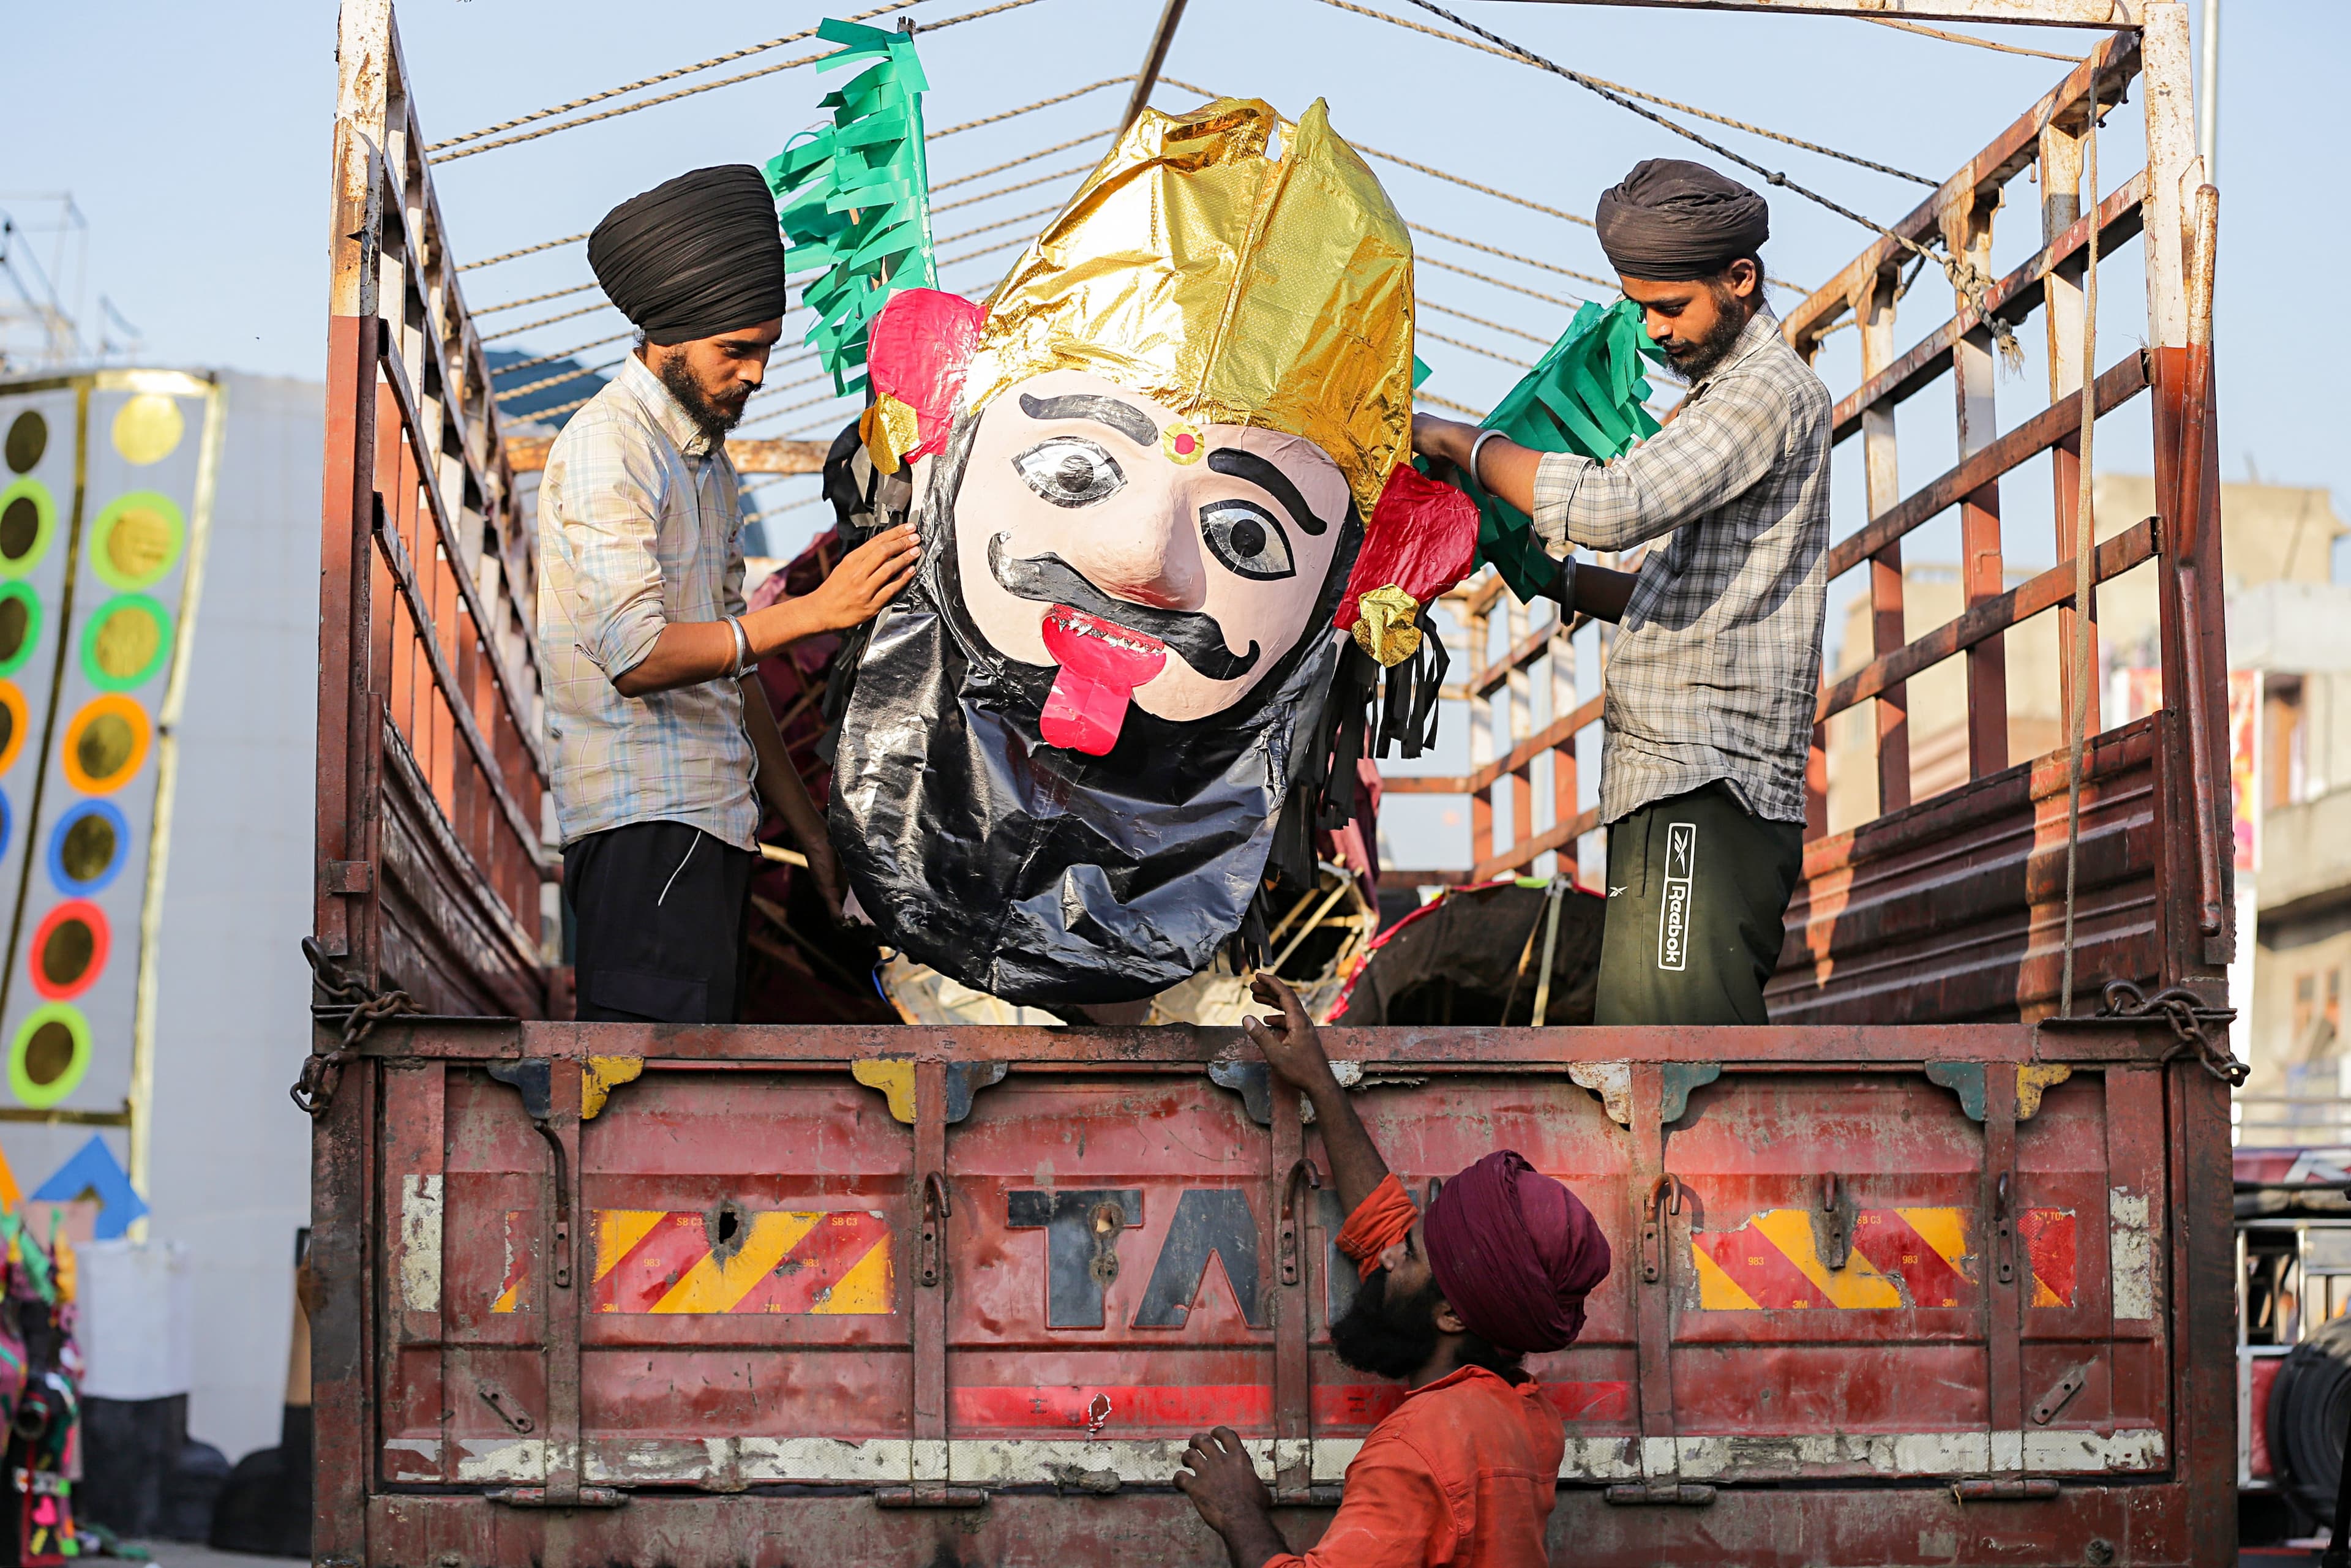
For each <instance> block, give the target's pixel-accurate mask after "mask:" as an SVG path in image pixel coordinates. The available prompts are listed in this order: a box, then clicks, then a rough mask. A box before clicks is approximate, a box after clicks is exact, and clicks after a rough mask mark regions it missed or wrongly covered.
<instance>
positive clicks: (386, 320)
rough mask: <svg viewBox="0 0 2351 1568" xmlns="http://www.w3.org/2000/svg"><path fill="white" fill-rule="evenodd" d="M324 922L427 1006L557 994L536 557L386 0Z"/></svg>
mask: <svg viewBox="0 0 2351 1568" xmlns="http://www.w3.org/2000/svg"><path fill="white" fill-rule="evenodd" d="M338 62H339V75H340V80H339V84H338V93H337V103H336V125H335V179H336V183H335V212H334V226H333V229H332V241H331V245H332V254H333V285H332V300H331V305H330V316H329V342H328V390H327V409H328V438H327V465H326V471H327V492H326V497H325V503H324V524H325V527H324V533H323V536H322V544H321V553H322V559H321V571H320V589H319V594H320V617H319V780H318V784H319V792H318V801H319V817H318V845H319V883H318V887H317V889H316V904H315V915H314V929H315V931H316V933H317V936H318V940H319V945H320V947H321V949H322V950H323V951H324V952H326V953H327V954H328V955H329V956H333V957H335V958H337V959H339V960H340V962H341V963H342V965H343V967H344V969H345V971H346V972H347V973H349V974H350V975H351V976H353V977H357V978H360V979H361V980H363V981H365V982H366V983H368V984H370V985H375V986H388V987H389V986H397V987H401V988H406V989H408V990H410V991H411V992H413V994H414V995H416V996H417V997H418V998H420V999H422V1000H423V1001H424V1003H425V1004H426V1005H428V1006H433V1007H440V1008H454V1007H461V1006H469V1007H477V1008H481V1009H485V1010H490V1011H500V1012H517V1013H527V1014H528V1013H536V1012H538V1011H540V1010H542V1009H544V1007H545V1005H546V980H545V975H544V963H545V958H544V946H545V943H544V935H543V931H542V926H543V925H544V916H545V900H544V898H543V896H542V894H541V884H542V883H545V882H546V881H548V880H549V879H550V878H551V877H552V876H553V875H554V873H555V868H554V864H553V861H552V858H551V856H550V854H549V851H548V849H547V847H546V845H545V843H544V841H543V840H544V833H543V830H542V828H541V826H540V813H541V810H542V808H543V805H544V800H545V796H546V788H547V779H548V762H547V758H546V747H545V742H544V740H543V737H542V731H543V726H544V710H543V701H542V696H541V693H542V690H543V686H544V672H543V670H542V668H541V665H540V662H539V655H538V644H537V642H536V640H535V639H534V636H533V634H532V619H533V614H534V610H533V605H532V599H533V594H534V591H535V590H534V583H535V562H534V559H533V552H532V549H531V544H530V541H529V539H528V537H527V532H526V529H525V528H524V526H523V520H522V517H521V514H520V511H519V509H518V507H517V503H516V499H515V496H514V480H513V470H512V468H511V467H510V465H508V463H507V459H506V457H505V455H504V454H503V451H502V445H501V441H500V430H499V425H498V414H497V409H496V402H495V401H494V400H493V399H492V397H491V396H490V392H489V389H490V376H489V371H488V365H487V361H486V359H485V358H484V356H483V352H482V347H481V342H480V339H479V335H478V334H477V333H476V331H475V329H474V326H473V323H472V320H471V319H470V318H469V316H468V315H467V313H466V309H465V301H464V298H463V296H462V294H461V293H460V291H459V288H458V284H457V278H456V271H457V267H456V263H455V258H454V256H452V254H451V251H450V247H449V246H448V244H447V240H446V233H447V229H446V225H445V224H444V221H443V219H442V217H441V214H440V208H439V204H438V202H437V200H436V199H435V197H434V193H433V189H432V183H431V179H430V176H429V175H428V173H427V172H426V170H425V167H424V163H423V145H424V141H423V135H422V133H421V132H420V131H419V129H418V126H417V124H416V119H415V113H414V110H413V106H412V104H411V102H410V99H409V94H408V87H407V72H406V67H405V65H404V63H403V62H402V57H401V51H400V43H399V37H398V34H397V32H396V30H395V29H394V27H393V26H392V16H391V10H390V5H389V0H351V3H350V4H349V5H345V6H344V7H343V10H342V16H341V34H340V45H339V49H338Z"/></svg>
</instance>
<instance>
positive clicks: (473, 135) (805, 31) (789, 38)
mask: <svg viewBox="0 0 2351 1568" xmlns="http://www.w3.org/2000/svg"><path fill="white" fill-rule="evenodd" d="M926 3H927V0H904V3H903V4H902V5H876V6H875V7H874V8H873V9H872V10H871V11H860V12H859V13H858V14H857V15H856V16H852V17H849V18H848V20H850V21H852V22H862V21H864V20H866V19H867V18H868V17H872V16H881V15H882V14H883V12H884V11H903V10H907V9H910V8H911V7H913V6H915V5H924V4H926ZM816 34H817V30H816V29H815V28H814V27H804V28H802V29H801V30H800V31H799V32H797V33H786V34H785V35H784V36H783V37H780V38H769V39H768V41H767V42H766V43H764V44H753V45H751V46H749V47H747V48H740V49H732V50H729V51H728V52H727V53H726V54H723V55H713V56H711V57H709V58H708V59H706V60H697V61H695V63H694V64H693V65H690V66H680V67H678V68H677V69H675V70H674V71H664V72H662V73H661V74H660V75H659V76H650V77H647V78H644V79H643V80H642V81H632V82H631V83H629V84H628V85H627V86H626V87H615V88H607V89H604V90H603V91H602V92H591V93H590V94H589V95H588V96H587V97H586V98H575V99H572V100H571V101H570V102H569V103H559V104H557V105H555V107H553V108H552V109H535V110H531V111H530V112H529V113H528V114H526V115H522V116H520V117H519V118H517V119H514V120H500V121H498V123H497V124H496V125H485V126H483V127H482V128H481V129H480V130H479V131H466V132H465V134H464V135H463V136H452V137H450V138H449V139H448V140H447V141H434V142H431V143H428V144H427V145H426V147H425V149H424V151H426V152H441V151H442V150H443V149H444V148H449V147H457V146H462V145H464V144H465V142H468V141H480V140H481V139H482V138H483V137H485V136H496V134H497V133H498V132H499V131H512V130H513V129H514V128H515V127H516V126H517V125H528V124H530V123H531V122H532V121H533V120H548V119H551V118H553V117H554V116H556V115H559V114H569V113H570V112H571V111H572V110H575V109H585V108H587V107H588V106H589V105H590V104H591V103H601V102H603V101H604V100H605V99H608V98H619V97H620V96H621V95H622V94H623V93H631V92H636V91H638V90H640V89H643V88H649V87H659V86H660V85H661V84H662V83H664V82H665V81H675V80H676V79H677V78H680V77H690V76H692V75H693V74H694V73H695V72H696V71H706V70H712V69H715V68H717V67H719V66H723V65H726V64H728V63H729V62H731V61H735V60H739V59H744V58H746V57H749V56H752V55H757V54H761V53H764V52H766V51H767V50H768V49H779V48H782V47H784V46H785V45H786V44H797V43H799V41H800V40H801V39H802V38H813V37H816ZM479 265H481V266H483V267H487V266H488V265H489V263H488V262H482V263H480V264H479Z"/></svg>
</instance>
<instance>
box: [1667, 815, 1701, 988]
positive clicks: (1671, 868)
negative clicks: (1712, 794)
mask: <svg viewBox="0 0 2351 1568" xmlns="http://www.w3.org/2000/svg"><path fill="white" fill-rule="evenodd" d="M1697 864H1698V824H1697V823H1696V822H1668V823H1667V824H1666V888H1665V894H1666V895H1665V898H1664V900H1663V902H1662V903H1661V904H1660V905H1659V907H1658V911H1657V967H1658V968H1660V969H1673V970H1683V969H1687V968H1688V967H1689V915H1690V893H1691V883H1692V878H1693V876H1694V873H1695V872H1696V868H1697Z"/></svg>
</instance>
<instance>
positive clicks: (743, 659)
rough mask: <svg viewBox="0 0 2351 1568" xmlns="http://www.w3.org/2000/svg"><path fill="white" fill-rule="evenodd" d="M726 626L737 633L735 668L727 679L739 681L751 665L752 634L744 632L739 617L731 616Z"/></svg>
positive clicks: (728, 673) (727, 674)
mask: <svg viewBox="0 0 2351 1568" xmlns="http://www.w3.org/2000/svg"><path fill="white" fill-rule="evenodd" d="M726 624H727V625H728V627H730V628H731V629H732V630H733V631H734V632H735V667H734V668H733V669H731V670H729V671H727V672H726V677H727V679H729V680H735V681H739V680H741V679H742V678H743V673H744V672H745V671H746V670H747V669H748V668H749V667H750V664H751V634H750V633H749V632H746V631H744V630H743V622H742V621H741V620H740V619H739V618H738V617H736V616H733V615H729V616H728V617H726Z"/></svg>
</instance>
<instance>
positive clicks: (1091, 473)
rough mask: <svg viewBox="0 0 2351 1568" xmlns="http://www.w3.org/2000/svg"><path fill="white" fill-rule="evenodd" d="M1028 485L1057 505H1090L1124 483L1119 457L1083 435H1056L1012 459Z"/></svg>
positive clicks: (1108, 495)
mask: <svg viewBox="0 0 2351 1568" xmlns="http://www.w3.org/2000/svg"><path fill="white" fill-rule="evenodd" d="M1012 466H1013V468H1014V469H1015V470H1016V471H1018V472H1019V476H1020V477H1021V478H1022V479H1023V480H1024V481H1026V482H1027V484H1028V486H1029V488H1030V489H1031V490H1034V491H1036V492H1037V494H1039V495H1040V496H1042V497H1045V499H1047V500H1049V501H1050V502H1052V503H1053V505H1055V506H1057V507H1091V506H1092V505H1093V504H1094V503H1095V502H1096V501H1100V500H1102V499H1105V498H1106V497H1110V496H1113V495H1115V494H1117V492H1118V491H1119V490H1120V489H1121V488H1123V486H1125V484H1126V474H1125V472H1124V471H1123V470H1122V469H1121V468H1120V467H1119V465H1118V459H1117V458H1115V457H1113V456H1112V455H1110V454H1109V453H1107V452H1104V451H1103V450H1102V448H1101V447H1099V446H1097V445H1095V444H1093V443H1092V442H1091V441H1088V440H1086V439H1085V438H1084V437H1082V436H1077V435H1056V436H1054V437H1053V438H1052V439H1050V441H1040V442H1039V443H1038V444H1036V445H1034V446H1032V447H1030V448H1029V450H1028V451H1026V452H1024V453H1022V454H1021V455H1019V456H1018V457H1015V458H1014V459H1013V460H1012Z"/></svg>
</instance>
